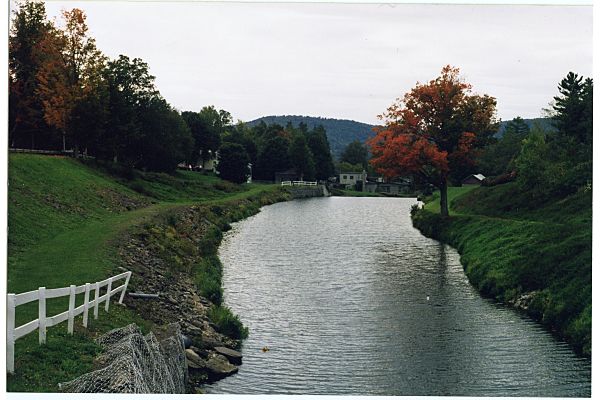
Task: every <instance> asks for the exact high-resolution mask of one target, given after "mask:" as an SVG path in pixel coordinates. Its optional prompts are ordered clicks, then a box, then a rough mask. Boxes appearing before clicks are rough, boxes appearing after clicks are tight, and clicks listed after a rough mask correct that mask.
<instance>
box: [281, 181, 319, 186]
mask: <svg viewBox="0 0 600 400" xmlns="http://www.w3.org/2000/svg"><path fill="white" fill-rule="evenodd" d="M281 186H317V182H307V181H282V182H281Z"/></svg>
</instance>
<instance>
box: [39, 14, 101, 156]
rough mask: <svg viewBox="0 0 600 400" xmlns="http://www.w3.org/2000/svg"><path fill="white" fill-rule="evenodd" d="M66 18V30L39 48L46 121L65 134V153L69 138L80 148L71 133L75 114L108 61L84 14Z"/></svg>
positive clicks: (49, 37)
mask: <svg viewBox="0 0 600 400" xmlns="http://www.w3.org/2000/svg"><path fill="white" fill-rule="evenodd" d="M62 16H63V20H64V27H63V28H62V29H58V28H53V29H49V30H48V31H47V32H46V35H45V36H44V38H43V39H42V40H41V41H40V42H39V43H38V44H37V46H36V50H37V54H38V57H39V59H40V60H41V66H40V68H39V71H38V73H37V75H36V77H37V79H38V82H39V85H38V88H37V95H38V97H39V98H40V100H41V102H42V105H43V109H44V120H45V121H46V123H47V124H48V125H49V126H51V127H53V128H55V129H56V130H57V131H59V132H61V134H62V139H63V151H64V150H66V137H67V134H70V135H69V136H70V139H71V140H72V141H73V143H72V144H74V145H75V147H77V144H78V138H77V137H75V134H74V132H69V127H70V126H69V124H70V121H71V117H72V112H73V109H74V107H75V106H76V105H77V103H78V102H80V101H81V100H82V99H83V98H84V97H85V96H86V95H87V94H89V93H90V92H91V91H93V90H95V88H96V87H97V86H98V84H99V81H100V73H101V70H102V68H103V67H104V62H105V57H104V56H103V55H102V53H101V52H100V51H99V50H98V49H97V48H96V41H95V39H94V38H93V37H91V36H90V35H89V32H88V27H87V24H86V15H85V13H84V12H83V11H82V10H80V9H77V8H74V9H73V10H71V11H64V10H63V12H62Z"/></svg>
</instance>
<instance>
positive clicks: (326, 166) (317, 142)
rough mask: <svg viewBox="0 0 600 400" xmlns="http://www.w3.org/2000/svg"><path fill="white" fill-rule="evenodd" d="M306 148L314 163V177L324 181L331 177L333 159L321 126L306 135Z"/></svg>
mask: <svg viewBox="0 0 600 400" xmlns="http://www.w3.org/2000/svg"><path fill="white" fill-rule="evenodd" d="M308 147H309V149H310V152H311V153H312V155H313V159H314V162H315V177H316V178H317V179H320V180H326V179H327V178H329V177H330V176H332V175H333V173H334V167H333V159H332V157H331V149H330V148H329V142H328V141H327V134H326V132H325V128H323V126H322V125H319V126H318V127H316V128H315V129H313V131H312V132H310V133H308Z"/></svg>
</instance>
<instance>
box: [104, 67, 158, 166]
mask: <svg viewBox="0 0 600 400" xmlns="http://www.w3.org/2000/svg"><path fill="white" fill-rule="evenodd" d="M103 75H104V79H105V82H106V84H107V90H108V98H109V104H108V120H107V128H106V132H105V135H104V139H103V141H102V142H103V145H102V146H101V147H99V148H98V149H97V157H98V158H100V159H105V160H110V159H112V160H113V161H118V162H121V163H123V164H126V165H127V166H129V167H135V166H136V165H137V164H138V163H139V162H140V160H141V155H140V152H139V149H140V146H141V144H142V141H143V134H142V133H143V132H142V126H141V122H140V109H141V107H143V106H144V105H146V104H148V103H149V102H150V101H152V100H153V99H156V98H157V97H159V96H160V94H159V93H158V91H157V90H156V87H155V86H154V76H152V75H150V72H149V69H148V64H146V63H145V62H143V61H142V60H141V59H139V58H134V59H130V58H129V57H127V56H124V55H120V56H119V58H117V59H116V60H113V61H109V62H108V64H107V67H106V68H105V70H104V73H103Z"/></svg>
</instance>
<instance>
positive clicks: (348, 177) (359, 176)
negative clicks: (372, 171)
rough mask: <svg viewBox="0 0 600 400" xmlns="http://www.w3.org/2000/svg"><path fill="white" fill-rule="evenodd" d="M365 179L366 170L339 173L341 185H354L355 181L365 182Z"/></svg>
mask: <svg viewBox="0 0 600 400" xmlns="http://www.w3.org/2000/svg"><path fill="white" fill-rule="evenodd" d="M366 180H367V171H363V172H342V173H340V175H339V183H340V184H341V185H347V186H354V185H355V184H356V182H357V181H361V182H365V181H366Z"/></svg>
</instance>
